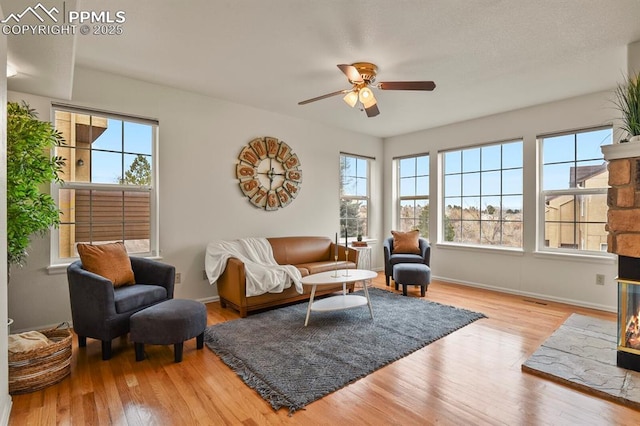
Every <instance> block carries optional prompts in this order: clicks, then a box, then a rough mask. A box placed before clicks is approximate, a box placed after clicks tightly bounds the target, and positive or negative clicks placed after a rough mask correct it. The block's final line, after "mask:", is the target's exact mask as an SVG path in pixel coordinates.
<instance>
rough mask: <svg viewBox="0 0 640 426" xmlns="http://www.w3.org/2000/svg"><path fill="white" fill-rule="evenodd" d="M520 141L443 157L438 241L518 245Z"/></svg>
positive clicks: (520, 237) (448, 153)
mask: <svg viewBox="0 0 640 426" xmlns="http://www.w3.org/2000/svg"><path fill="white" fill-rule="evenodd" d="M522 162H523V157H522V141H521V140H517V141H511V142H505V143H498V144H490V145H483V146H479V147H474V148H467V149H462V150H455V151H448V152H445V153H444V154H443V164H444V170H443V178H444V199H443V229H442V237H443V238H442V239H443V240H444V241H449V242H455V243H462V244H472V245H491V246H504V247H518V248H520V247H522V235H523V234H522V192H523V190H522V188H523V181H522V179H523V177H522Z"/></svg>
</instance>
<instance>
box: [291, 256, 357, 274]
mask: <svg viewBox="0 0 640 426" xmlns="http://www.w3.org/2000/svg"><path fill="white" fill-rule="evenodd" d="M345 265H349V268H350V269H354V268H355V267H356V265H354V263H353V262H349V263H348V264H347V263H346V262H345V261H344V260H339V261H338V265H337V268H338V269H344V268H345V267H346V266H345ZM296 267H297V268H298V269H300V268H304V269H306V270H308V271H309V273H310V274H317V273H320V272H327V271H333V270H334V269H336V262H335V260H331V261H329V260H327V261H324V262H313V263H304V264H302V265H296ZM303 276H304V275H303Z"/></svg>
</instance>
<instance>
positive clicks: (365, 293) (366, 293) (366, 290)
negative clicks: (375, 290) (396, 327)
mask: <svg viewBox="0 0 640 426" xmlns="http://www.w3.org/2000/svg"><path fill="white" fill-rule="evenodd" d="M364 295H365V297H366V298H367V305H369V314H370V315H371V319H373V307H372V306H371V298H370V297H369V289H368V288H367V284H366V283H365V285H364Z"/></svg>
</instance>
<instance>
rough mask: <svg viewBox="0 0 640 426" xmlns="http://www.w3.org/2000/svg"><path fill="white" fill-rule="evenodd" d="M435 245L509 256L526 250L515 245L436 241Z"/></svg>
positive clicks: (443, 247) (521, 253)
mask: <svg viewBox="0 0 640 426" xmlns="http://www.w3.org/2000/svg"><path fill="white" fill-rule="evenodd" d="M435 246H436V247H437V248H438V249H445V250H458V251H459V250H463V251H473V252H476V253H477V252H482V253H491V252H493V253H498V254H505V255H508V256H523V255H524V250H523V249H521V248H513V247H496V246H475V245H467V244H454V243H436V244H435Z"/></svg>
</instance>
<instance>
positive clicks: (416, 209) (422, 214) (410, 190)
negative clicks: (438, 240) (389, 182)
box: [397, 155, 429, 238]
mask: <svg viewBox="0 0 640 426" xmlns="http://www.w3.org/2000/svg"><path fill="white" fill-rule="evenodd" d="M397 165H398V182H399V185H398V194H399V197H398V198H399V212H398V220H399V226H398V228H399V229H400V230H401V231H403V232H406V231H411V230H413V229H418V230H419V231H420V235H421V236H423V237H425V238H429V156H428V155H419V156H415V157H408V158H400V159H398V160H397Z"/></svg>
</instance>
